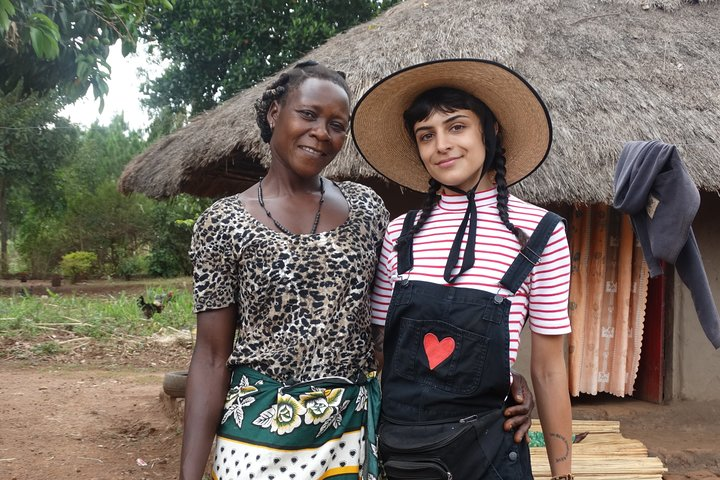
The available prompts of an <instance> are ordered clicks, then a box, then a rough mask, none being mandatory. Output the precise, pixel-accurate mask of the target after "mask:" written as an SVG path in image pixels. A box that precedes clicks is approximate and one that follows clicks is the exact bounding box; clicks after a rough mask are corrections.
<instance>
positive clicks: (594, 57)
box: [120, 0, 720, 203]
mask: <svg viewBox="0 0 720 480" xmlns="http://www.w3.org/2000/svg"><path fill="white" fill-rule="evenodd" d="M644 4H646V5H644ZM658 6H659V7H660V8H658ZM718 38H720V3H719V2H717V1H708V2H703V3H700V4H697V3H695V2H693V3H686V2H682V1H680V0H669V1H652V0H647V1H646V0H637V1H628V0H623V1H621V0H617V1H610V0H590V1H588V0H566V1H558V0H527V1H522V2H507V1H504V0H487V1H484V2H465V1H462V0H434V1H433V0H424V1H423V0H407V1H405V2H403V3H401V4H399V5H397V6H395V7H393V8H392V9H390V10H388V11H387V12H385V13H384V14H383V15H382V16H380V17H378V18H377V19H375V20H373V21H371V22H368V23H365V24H363V25H360V26H357V27H355V28H352V29H351V30H349V31H348V32H346V33H344V34H340V35H338V36H336V37H334V38H332V39H331V40H329V41H328V42H327V43H326V44H325V45H322V46H320V47H318V48H317V49H315V50H314V51H312V52H310V53H309V54H308V55H307V56H306V57H305V58H312V59H315V60H318V61H320V62H322V63H325V64H328V65H329V66H331V67H333V68H336V69H339V70H343V71H345V72H347V74H348V81H349V82H350V85H351V87H352V88H353V90H354V95H355V98H358V97H359V96H360V94H361V93H362V92H364V91H365V90H366V89H367V88H368V87H369V86H371V85H372V84H373V83H375V82H376V81H377V80H378V79H380V78H382V77H384V76H385V75H387V74H388V73H390V72H393V71H395V70H397V69H399V68H402V67H406V66H408V65H411V64H415V63H418V62H423V61H427V60H433V59H438V58H446V57H477V58H486V59H492V60H496V61H500V62H502V63H504V64H507V65H509V66H511V67H513V68H515V69H516V70H518V71H519V72H520V73H521V74H522V75H523V76H525V77H526V78H527V79H528V80H529V81H530V82H531V83H532V84H533V85H534V86H535V87H536V88H537V90H538V91H539V92H540V93H541V95H542V96H543V97H544V98H545V100H546V102H547V104H548V106H549V109H550V112H551V115H552V117H553V121H554V126H555V130H554V143H553V149H552V151H551V154H550V157H549V159H548V160H547V161H546V162H545V164H544V165H543V166H542V167H541V168H540V169H539V170H538V171H537V172H536V173H535V174H533V175H532V176H531V177H530V178H528V179H527V180H525V181H523V182H521V183H520V184H519V185H517V186H515V187H513V188H514V190H513V191H514V193H516V194H518V195H519V196H521V197H523V198H525V199H526V200H529V201H534V202H541V203H546V202H579V203H597V202H609V201H610V200H611V198H612V179H613V172H614V165H615V162H616V160H617V156H618V154H619V152H620V150H621V148H622V146H623V144H624V142H626V141H630V140H649V139H654V138H659V139H661V140H663V141H665V142H667V143H675V144H677V145H678V146H679V148H680V150H681V154H682V156H683V158H684V160H685V162H686V164H687V165H688V169H689V171H690V174H691V176H692V177H693V179H694V180H695V181H696V183H697V184H698V185H699V186H700V187H701V188H703V189H706V190H720V133H718V132H719V131H720V48H718V43H717V39H718ZM266 85H267V81H265V82H261V83H260V84H258V85H256V86H254V87H252V88H250V89H247V90H245V91H243V92H241V93H240V94H239V95H237V96H236V97H234V98H232V99H230V100H228V101H226V102H225V103H224V104H223V105H221V106H219V107H217V108H216V109H214V110H212V111H210V112H207V113H205V114H202V115H199V116H198V117H197V118H195V119H194V120H193V121H192V122H191V123H190V124H189V125H188V126H186V127H184V128H183V129H181V130H179V131H177V132H175V133H174V134H172V135H169V136H167V137H165V138H163V139H161V140H159V141H158V142H156V143H155V144H154V145H152V146H151V147H150V148H148V149H147V150H146V151H145V152H144V153H143V154H141V155H140V156H138V157H137V158H135V159H134V160H133V162H131V164H130V165H129V166H128V167H127V168H126V170H125V172H124V173H123V176H122V178H121V180H120V189H121V191H123V192H130V191H138V192H142V193H145V194H147V195H150V196H152V197H156V198H160V197H168V196H172V195H175V194H177V193H180V192H189V193H193V194H198V195H207V196H219V195H223V194H228V193H233V192H236V191H239V190H242V189H243V188H244V187H246V186H247V185H248V184H249V182H251V181H253V179H255V178H256V177H257V175H259V174H260V172H261V171H262V169H261V168H260V166H261V165H263V164H267V161H268V153H267V150H266V147H265V146H263V145H261V143H260V140H259V135H258V131H257V127H256V125H255V122H254V112H253V108H252V105H253V102H254V100H255V99H256V98H257V97H259V96H260V94H261V92H262V90H263V89H264V88H265V86H266ZM325 173H326V174H327V175H329V176H331V177H333V178H346V179H359V178H363V177H364V178H368V177H373V176H375V175H376V174H375V172H374V171H373V170H371V169H370V168H369V167H368V166H367V164H365V162H364V161H362V159H361V158H360V157H359V156H358V154H357V153H356V152H355V150H354V148H353V147H352V142H351V141H348V144H347V145H346V148H345V149H344V150H343V152H341V154H340V155H339V156H338V158H337V159H336V160H335V162H334V163H333V164H331V165H330V167H328V169H327V171H326V172H325Z"/></svg>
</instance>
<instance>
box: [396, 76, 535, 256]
mask: <svg viewBox="0 0 720 480" xmlns="http://www.w3.org/2000/svg"><path fill="white" fill-rule="evenodd" d="M457 110H470V111H472V112H474V113H475V114H476V115H477V116H478V118H479V119H480V124H481V125H482V131H483V140H484V143H485V163H484V164H483V167H482V172H481V175H482V176H484V175H485V174H486V173H487V172H488V171H489V170H494V171H495V183H496V185H497V192H498V193H497V209H498V213H499V215H500V220H501V221H502V222H503V225H505V228H507V229H508V230H509V231H510V232H511V233H512V234H513V235H515V238H517V240H518V242H520V245H522V246H525V244H526V243H527V241H528V237H527V234H526V233H525V232H523V231H522V230H521V229H520V228H518V227H516V226H515V225H513V223H512V222H511V221H510V215H509V212H508V199H509V193H508V186H507V181H506V180H505V149H504V148H503V146H502V135H501V134H500V132H497V133H496V131H495V126H496V123H497V121H496V120H495V115H494V114H493V113H492V111H491V110H490V109H489V108H488V107H487V105H485V104H484V103H483V102H481V101H480V100H479V99H477V98H476V97H474V96H472V95H470V94H469V93H467V92H465V91H463V90H458V89H456V88H450V87H439V88H433V89H431V90H428V91H426V92H424V93H422V94H420V95H419V96H418V97H417V98H416V99H415V100H414V101H413V103H412V104H411V105H410V107H409V108H408V109H407V110H405V112H404V113H403V120H404V123H405V130H406V131H407V133H408V135H410V138H412V139H413V141H415V142H417V139H416V138H415V133H414V127H415V124H416V123H417V122H419V121H421V120H423V119H425V118H427V117H429V116H430V115H431V114H432V113H433V112H443V113H450V112H455V111H457ZM441 186H442V185H441V184H440V182H438V181H437V180H435V179H434V178H431V179H430V181H429V188H428V192H427V197H426V198H425V203H424V205H423V208H422V213H421V214H420V217H419V218H418V220H417V222H416V223H415V225H414V226H413V228H412V229H411V230H410V231H409V232H408V233H407V235H406V236H401V237H400V238H398V240H397V244H396V245H395V249H396V250H398V249H399V248H401V247H402V246H403V245H405V244H406V243H407V242H408V241H409V240H410V239H411V238H412V237H413V236H414V235H415V234H416V233H417V232H419V231H420V230H421V229H422V226H423V225H424V224H425V222H426V221H427V219H428V218H430V213H431V212H432V209H433V208H434V207H435V204H436V203H437V200H438V194H437V192H438V190H439V189H440V187H441Z"/></svg>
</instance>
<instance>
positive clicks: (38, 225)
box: [15, 206, 68, 278]
mask: <svg viewBox="0 0 720 480" xmlns="http://www.w3.org/2000/svg"><path fill="white" fill-rule="evenodd" d="M67 238H68V232H67V228H66V226H65V224H64V223H63V221H62V218H61V217H58V216H56V215H50V214H46V213H43V212H40V211H39V210H38V209H37V208H35V207H33V206H31V207H30V208H29V210H28V211H27V212H26V215H25V218H24V219H23V220H22V223H21V224H20V225H19V227H18V232H17V237H16V239H15V242H16V244H15V246H16V248H17V251H18V253H19V255H20V257H21V259H22V263H23V264H24V265H25V267H26V269H27V270H28V271H29V272H30V275H31V276H33V277H35V278H41V277H43V276H45V275H46V274H47V273H50V272H52V271H53V270H54V269H55V266H56V265H58V264H59V263H60V259H61V258H62V255H63V254H64V253H65V252H67V251H68V249H67V246H66V245H67Z"/></svg>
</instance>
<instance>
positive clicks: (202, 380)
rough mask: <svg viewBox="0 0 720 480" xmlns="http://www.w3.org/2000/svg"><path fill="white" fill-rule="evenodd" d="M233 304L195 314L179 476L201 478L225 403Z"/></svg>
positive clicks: (228, 374) (184, 478)
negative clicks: (195, 326) (195, 331)
mask: <svg viewBox="0 0 720 480" xmlns="http://www.w3.org/2000/svg"><path fill="white" fill-rule="evenodd" d="M235 316H236V307H235V306H234V305H231V306H229V307H225V308H221V309H218V310H210V311H207V312H201V313H198V315H197V337H196V341H195V350H194V351H193V355H192V359H191V361H190V371H189V375H188V381H187V387H186V389H185V417H184V418H185V421H184V429H183V445H182V453H181V457H180V462H181V463H180V479H181V480H200V479H201V478H202V476H203V473H204V471H205V466H206V464H207V459H208V456H209V454H210V448H211V447H212V442H213V439H214V437H215V431H216V430H217V426H218V424H219V423H220V417H221V415H222V409H223V406H224V404H225V396H226V395H227V391H228V385H229V383H230V371H229V370H228V368H227V359H228V357H229V356H230V353H231V352H232V347H233V341H234V338H235Z"/></svg>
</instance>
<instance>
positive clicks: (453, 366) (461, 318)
mask: <svg viewBox="0 0 720 480" xmlns="http://www.w3.org/2000/svg"><path fill="white" fill-rule="evenodd" d="M416 213H417V212H410V213H408V216H407V217H406V219H405V223H404V225H403V232H405V231H407V229H409V228H410V227H411V226H412V225H413V224H414V220H415V215H416ZM560 220H561V218H560V217H559V216H557V215H555V214H553V213H548V214H547V215H546V216H545V218H543V220H542V221H541V223H540V224H539V225H538V227H537V228H536V230H535V232H534V233H533V236H532V237H531V238H530V240H529V242H528V245H527V246H526V247H525V248H524V249H523V250H522V251H521V252H520V253H519V254H518V256H517V258H516V259H515V261H514V262H513V264H512V265H511V266H510V268H509V269H508V271H507V272H506V273H505V275H504V277H503V279H502V280H501V282H500V283H501V284H502V285H503V287H504V288H505V289H507V290H509V291H510V292H511V294H514V293H515V292H516V291H517V290H518V288H519V287H520V285H521V284H522V283H523V281H524V280H525V278H526V277H527V275H528V274H529V273H530V271H531V270H532V268H533V266H534V265H535V264H536V263H537V261H538V260H539V258H540V254H541V253H542V251H543V249H544V247H545V245H546V243H547V241H548V239H549V237H550V235H551V234H552V232H553V230H554V228H555V226H556V225H557V223H558V221H560ZM535 252H537V253H535ZM412 266H413V254H412V242H411V241H410V242H408V244H406V248H403V249H402V250H401V251H399V252H398V272H397V273H398V275H402V274H404V273H407V272H408V271H409V270H410V269H411V268H412ZM510 306H511V301H510V299H509V298H505V297H503V296H502V295H499V294H492V293H488V292H485V291H481V290H476V289H470V288H462V287H453V286H444V285H437V284H433V283H429V282H422V281H409V280H407V279H405V280H399V281H397V282H396V283H395V286H394V291H393V295H392V299H391V301H390V307H389V310H388V315H387V319H386V323H385V345H384V351H385V365H384V368H383V371H382V395H383V398H382V415H381V427H380V439H381V441H380V456H381V459H383V460H385V461H388V460H390V459H392V458H393V457H394V456H395V458H402V457H397V454H398V451H399V450H401V449H403V448H405V447H408V448H410V449H411V450H412V449H413V445H415V446H418V447H419V449H416V450H418V451H417V452H416V453H418V454H419V457H418V458H421V457H422V456H423V455H432V452H430V451H427V452H425V451H424V450H423V448H425V447H422V445H426V444H427V443H428V441H429V440H432V437H435V438H442V437H448V435H447V432H448V428H449V429H450V430H453V431H456V432H460V431H461V430H463V431H464V433H463V434H461V435H460V437H461V438H460V440H459V442H460V443H459V444H458V443H457V441H456V440H455V439H453V441H452V442H453V445H452V446H451V448H450V449H449V450H448V451H446V452H444V453H440V454H439V459H440V463H442V464H444V467H447V470H448V471H449V472H452V475H450V476H441V477H432V478H455V479H456V480H457V479H461V480H473V479H493V480H497V479H504V480H505V479H532V478H533V477H532V472H531V469H530V452H529V448H528V446H527V444H526V443H525V442H523V443H522V444H521V445H517V444H515V443H514V442H513V439H512V436H513V432H505V431H504V430H503V427H502V424H503V421H504V417H503V413H502V412H503V409H504V408H505V407H506V406H507V404H506V403H505V402H506V398H508V393H509V384H510V367H509V358H510V357H509V351H508V350H509V343H510V338H509V330H508V321H509V313H510ZM510 401H512V400H511V399H510ZM384 435H385V438H383V436H384ZM450 436H452V437H454V435H450ZM413 437H424V438H413ZM430 443H432V441H431V442H430ZM436 443H438V442H436ZM439 443H440V444H442V443H443V442H442V441H440V442H439ZM388 444H390V445H388ZM457 455H459V458H458V457H457ZM467 460H471V461H467ZM418 475H419V476H412V475H410V476H404V475H403V476H397V477H395V478H431V477H430V476H426V475H422V474H418ZM390 479H391V480H392V479H393V477H392V476H390Z"/></svg>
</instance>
